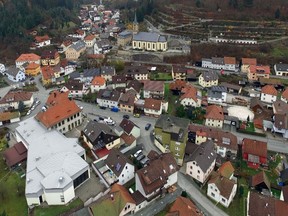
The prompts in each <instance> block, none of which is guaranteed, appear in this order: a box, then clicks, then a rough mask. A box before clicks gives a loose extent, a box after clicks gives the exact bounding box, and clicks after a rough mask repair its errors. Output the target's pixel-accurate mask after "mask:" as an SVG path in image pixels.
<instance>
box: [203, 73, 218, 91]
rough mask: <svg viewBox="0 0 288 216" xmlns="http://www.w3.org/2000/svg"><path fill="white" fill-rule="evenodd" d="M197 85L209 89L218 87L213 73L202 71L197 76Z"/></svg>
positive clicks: (216, 76)
mask: <svg viewBox="0 0 288 216" xmlns="http://www.w3.org/2000/svg"><path fill="white" fill-rule="evenodd" d="M199 85H201V86H202V87H204V88H209V87H212V86H217V85H218V75H217V73H216V72H214V71H204V72H202V74H201V75H200V76H199Z"/></svg>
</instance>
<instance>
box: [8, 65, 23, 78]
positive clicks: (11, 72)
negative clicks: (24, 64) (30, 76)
mask: <svg viewBox="0 0 288 216" xmlns="http://www.w3.org/2000/svg"><path fill="white" fill-rule="evenodd" d="M20 71H21V70H20V69H19V68H16V67H15V66H11V67H10V68H9V69H8V70H6V71H5V73H6V74H9V75H11V76H13V77H16V75H17V74H18V73H19V72H20ZM22 72H23V71H22ZM23 73H24V72H23Z"/></svg>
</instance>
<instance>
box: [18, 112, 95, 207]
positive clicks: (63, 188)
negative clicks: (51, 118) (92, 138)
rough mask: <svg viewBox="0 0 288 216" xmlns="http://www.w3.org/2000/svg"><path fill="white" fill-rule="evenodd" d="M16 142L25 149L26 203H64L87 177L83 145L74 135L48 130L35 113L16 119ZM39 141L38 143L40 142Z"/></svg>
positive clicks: (68, 200) (87, 168) (70, 198)
mask: <svg viewBox="0 0 288 216" xmlns="http://www.w3.org/2000/svg"><path fill="white" fill-rule="evenodd" d="M15 138H16V140H17V142H20V141H21V142H22V143H23V144H24V145H25V147H26V148H27V149H28V158H27V169H26V186H25V196H26V201H27V204H28V206H34V205H40V204H41V203H43V202H47V204H48V205H66V204H67V203H69V202H70V201H71V200H73V199H74V197H75V190H76V189H77V188H78V187H80V186H81V185H82V184H83V183H84V182H85V181H86V180H88V179H89V178H90V169H89V165H88V163H87V162H86V161H85V159H86V155H85V149H83V148H82V147H81V146H80V145H78V144H77V139H76V138H66V137H65V136H63V135H62V134H60V133H59V132H58V131H56V130H49V131H47V130H46V128H44V127H42V126H41V125H40V124H39V123H38V122H37V120H36V119H35V118H34V117H31V118H29V119H26V120H25V121H22V122H20V123H19V126H18V127H17V128H16V130H15ZM39 144H41V145H39Z"/></svg>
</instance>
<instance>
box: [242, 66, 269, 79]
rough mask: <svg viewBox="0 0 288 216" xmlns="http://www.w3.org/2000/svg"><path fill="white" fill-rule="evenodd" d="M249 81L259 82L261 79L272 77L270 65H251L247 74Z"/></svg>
mask: <svg viewBox="0 0 288 216" xmlns="http://www.w3.org/2000/svg"><path fill="white" fill-rule="evenodd" d="M247 77H248V80H249V81H257V80H259V79H260V78H269V77H270V66H269V65H250V67H249V69H248V73H247Z"/></svg>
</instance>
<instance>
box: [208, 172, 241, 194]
mask: <svg viewBox="0 0 288 216" xmlns="http://www.w3.org/2000/svg"><path fill="white" fill-rule="evenodd" d="M212 183H214V184H215V185H216V187H217V188H218V189H219V191H220V194H221V195H222V196H223V197H225V198H226V199H229V197H230V194H231V192H232V190H233V187H234V185H235V184H236V183H235V182H234V181H233V180H230V179H228V178H225V177H221V176H220V175H216V177H214V178H212V179H211V180H209V182H208V184H212Z"/></svg>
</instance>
